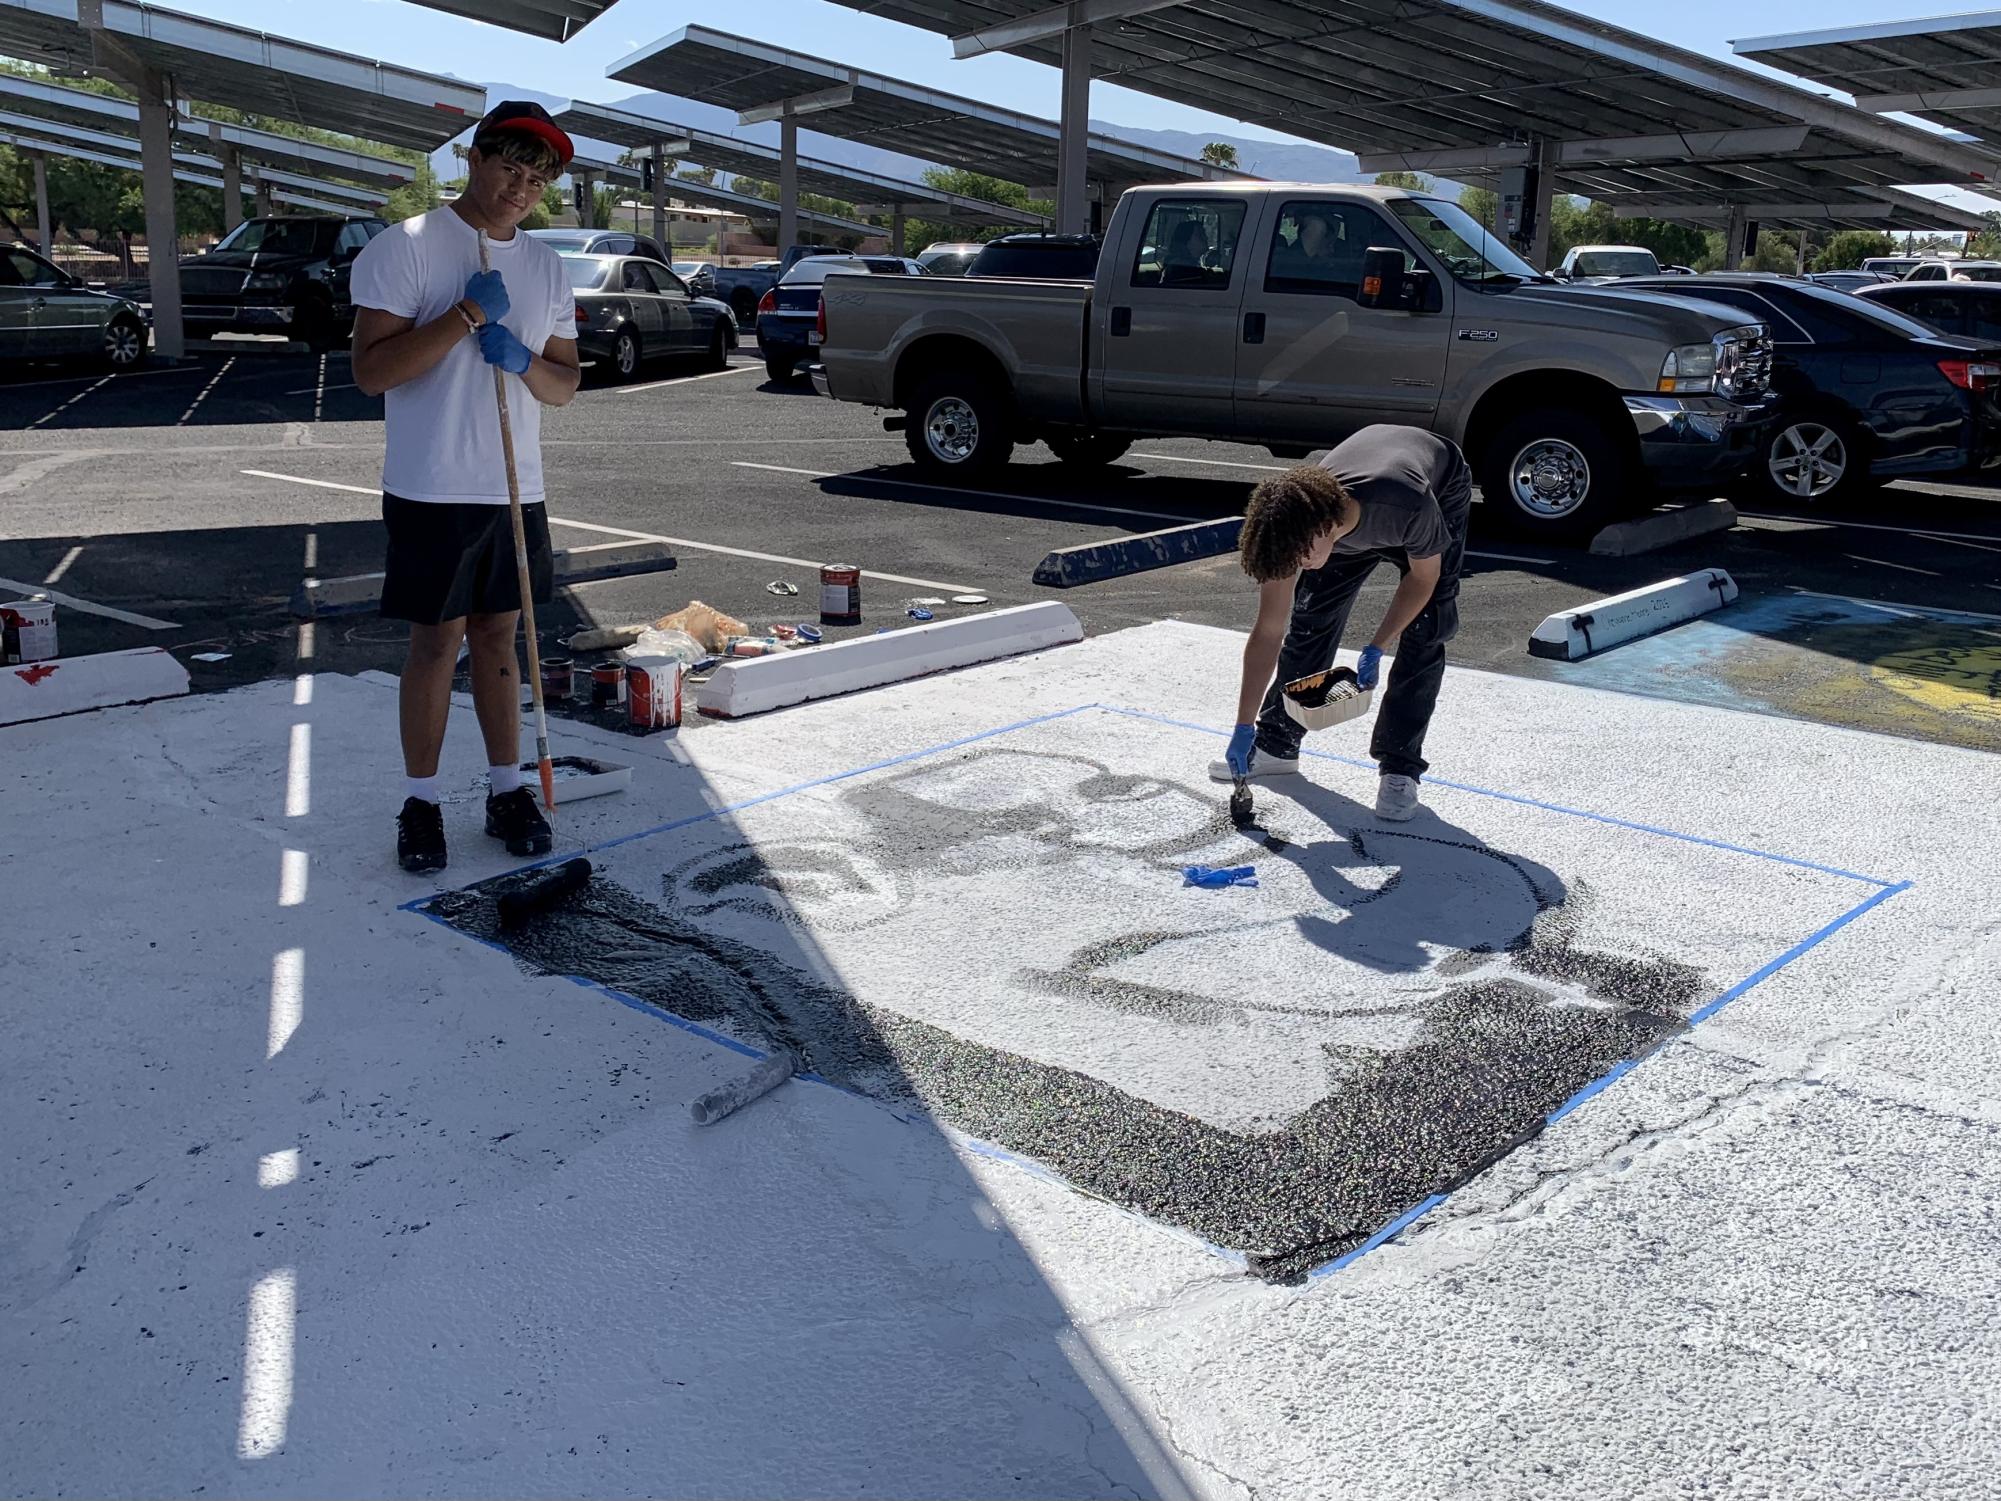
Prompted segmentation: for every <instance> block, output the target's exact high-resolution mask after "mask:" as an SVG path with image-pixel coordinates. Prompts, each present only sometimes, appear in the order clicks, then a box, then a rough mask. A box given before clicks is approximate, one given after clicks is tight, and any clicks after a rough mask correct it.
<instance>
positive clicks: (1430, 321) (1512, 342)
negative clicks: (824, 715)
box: [814, 182, 1775, 536]
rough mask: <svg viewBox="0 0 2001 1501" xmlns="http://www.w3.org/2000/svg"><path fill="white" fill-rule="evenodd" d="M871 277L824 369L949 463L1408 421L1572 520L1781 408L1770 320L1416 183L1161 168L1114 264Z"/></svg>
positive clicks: (1572, 529) (1516, 514)
mask: <svg viewBox="0 0 2001 1501" xmlns="http://www.w3.org/2000/svg"><path fill="white" fill-rule="evenodd" d="M989 248H991V247H989ZM844 290H846V291H847V295H845V296H843V297H841V298H840V299H838V300H836V299H832V298H830V299H829V300H828V303H827V310H826V339H825V344H824V347H823V349H822V355H823V359H824V367H823V369H822V370H821V371H820V372H818V373H816V374H815V376H814V385H815V386H816V388H819V389H822V390H824V391H825V392H826V393H827V394H829V395H831V396H833V397H835V398H836V399H838V400H842V401H853V402H860V403H862V404H864V405H868V406H875V407H887V408H891V409H894V410H897V411H900V412H902V413H904V414H906V415H905V416H904V417H903V418H901V419H897V418H892V419H891V421H892V423H893V424H895V425H896V426H898V427H901V428H902V430H903V432H904V434H905V438H906V441H907V442H908V444H909V446H910V452H911V456H912V457H913V458H914V459H915V460H916V462H917V463H918V464H920V465H922V466H923V467H925V468H927V469H929V470H931V471H933V472H934V473H938V474H943V475H953V476H957V475H975V474H984V473H987V472H991V471H992V470H993V469H994V468H996V467H998V466H999V465H1001V464H1004V463H1006V462H1007V461H1008V458H1009V456H1010V455H1011V454H1012V453H1013V450H1014V446H1015V444H1016V443H1020V442H1032V441H1035V440H1037V439H1040V440H1043V441H1045V442H1047V443H1048V444H1049V445H1050V446H1051V447H1052V448H1053V449H1054V450H1055V451H1056V454H1057V456H1058V457H1059V458H1062V459H1064V460H1066V461H1068V462H1072V463H1079V464H1105V463H1109V462H1111V461H1112V460H1114V459H1116V458H1117V457H1118V456H1119V455H1120V454H1122V453H1123V452H1124V451H1125V450H1126V448H1127V447H1128V446H1129V445H1130V444H1131V442H1132V441H1133V439H1134V438H1135V437H1137V436H1140V435H1149V436H1153V435H1158V436H1171V437H1194V438H1218V439H1223V440H1225V441H1234V442H1239V443H1260V444H1263V445H1265V446H1266V447H1268V448H1269V449H1270V450H1271V451H1272V452H1273V453H1275V454H1278V455H1281V456H1283V457H1287V458H1298V457H1304V456H1305V455H1306V454H1307V453H1309V452H1311V451H1312V450H1314V449H1316V448H1325V447H1327V446H1329V445H1331V444H1333V443H1337V442H1339V441H1340V440H1341V439H1342V438H1344V437H1346V436H1348V435H1349V434H1350V433H1352V432H1354V431H1356V430H1357V429H1359V428H1362V427H1366V426H1368V425H1370V424H1372V423H1378V422H1395V423H1404V424H1407V425H1409V426H1413V427H1423V428H1428V429H1430V430H1431V431H1433V432H1437V433H1440V434H1442V435H1443V436H1445V437H1448V438H1451V439H1453V440H1454V441H1455V442H1457V443H1459V444H1460V445H1461V446H1462V447H1464V448H1465V449H1466V451H1467V454H1468V456H1469V457H1470V458H1471V460H1472V462H1473V464H1474V466H1475V471H1476V473H1477V474H1478V476H1479V478H1480V480H1481V483H1482V485H1483V487H1484V490H1485V495H1486V499H1487V504H1486V505H1485V506H1484V507H1483V508H1482V509H1483V511H1484V512H1485V514H1486V516H1487V517H1488V518H1489V519H1494V520H1499V521H1500V522H1501V523H1503V524H1510V523H1511V524H1513V525H1514V526H1515V527H1517V528H1518V529H1520V530H1524V531H1528V532H1531V533H1543V534H1550V535H1559V536H1566V535H1575V534H1578V533H1583V532H1588V531H1591V530H1595V529H1596V528H1597V527H1598V526H1599V525H1601V524H1603V522H1604V521H1605V520H1606V519H1608V518H1609V517H1611V516H1613V515H1614V514H1615V513H1616V512H1617V511H1618V510H1620V509H1621V508H1622V507H1626V506H1629V505H1631V504H1632V503H1634V501H1635V500H1636V499H1638V498H1639V497H1642V496H1644V495H1646V494H1647V493H1648V492H1649V491H1650V489H1652V488H1660V489H1670V490H1677V489H1696V488H1701V487H1712V486H1717V485H1720V484H1722V483H1723V482H1726V481H1728V480H1730V479H1732V478H1734V477H1735V476H1736V475H1737V474H1738V473H1740V472H1741V471H1742V470H1743V468H1744V466H1745V465H1746V464H1747V463H1748V462H1749V461H1750V458H1751V456H1752V454H1753V453H1754V452H1755V451H1756V450H1757V447H1758V443H1759V439H1760V436H1761V434H1762V432H1763V430H1764V427H1765V425H1766V423H1767V422H1768V421H1769V420H1770V417H1771V415H1772V414H1773V413H1774V411H1775V406H1774V404H1773V403H1772V402H1771V401H1770V399H1769V397H1768V395H1767V391H1766V382H1767V379H1768V376H1769V368H1770V362H1771V345H1770V342H1769V340H1768V339H1767V337H1766V335H1765V331H1764V329H1763V328H1762V327H1761V326H1760V325H1759V324H1758V323H1757V321H1756V320H1755V319H1752V318H1749V317H1747V316H1745V315H1744V314H1743V313H1741V312H1738V311H1736V310H1735V309H1732V308H1727V307H1721V306H1717V305H1714V304H1709V303H1703V302H1697V301H1694V300H1692V299H1689V298H1687V297H1666V296H1661V295H1659V294H1657V293H1654V292H1649V291H1628V290H1626V288H1625V286H1624V284H1620V285H1619V286H1615V287H1588V286H1587V287H1577V286H1565V285H1560V284H1558V283H1557V282H1555V281H1553V280H1551V279H1549V278H1547V277H1545V276H1543V275H1542V274H1541V273H1540V272H1538V271H1536V270H1535V269H1534V268H1533V267H1531V266H1530V265H1529V264H1528V263H1527V262H1526V261H1524V260H1522V259H1521V257H1519V256H1518V255H1516V254H1515V253H1514V252H1513V251H1512V250H1510V249H1508V247H1507V246H1506V245H1505V244H1503V243H1502V242H1501V241H1500V240H1498V239H1497V238H1495V237H1494V236H1492V235H1490V234H1489V233H1488V232H1487V231H1486V230H1485V229H1483V228H1482V227H1481V226H1480V225H1479V223H1478V222H1476V221H1475V220H1474V219H1473V218H1472V216H1471V215H1469V214H1467V213H1466V212H1465V211H1464V210H1463V209H1461V208H1460V207H1459V206H1458V205H1457V204H1455V203H1452V202H1450V201H1448V200H1445V199H1441V198H1434V197H1430V196H1427V195H1424V194H1419V193H1410V192H1406V191H1405V190H1402V189H1396V188H1373V187H1347V186H1332V185H1325V184H1310V183H1300V184H1275V183H1265V182H1243V183H1185V184H1178V185H1174V186H1168V187H1143V188H1134V189H1132V190H1130V191H1128V192H1127V193H1126V194H1125V195H1124V196H1123V197H1122V198H1121V199H1120V200H1119V203H1118V206H1117V208H1116V209H1115V210H1114V211H1113V214H1112V219H1111V223H1110V227H1109V230H1108V232H1107V234H1106V236H1105V249H1104V254H1103V256H1102V257H1101V258H1100V260H1099V262H1098V268H1097V276H1096V279H1095V280H1094V281H1093V282H1091V283H1089V284H1084V285H1078V284H1074V283H1068V282H1046V281H1041V282H1038V281H1014V280H1001V279H988V280H982V279H980V278H978V277H968V278H967V279H966V280H965V281H964V282H962V283H958V284H956V285H953V286H950V287H945V286H940V285H938V284H937V283H935V282H932V281H929V280H915V281H912V280H905V279H903V278H898V277H883V278H880V279H876V278H871V279H870V280H869V281H868V282H867V283H866V284H863V285H859V286H856V287H854V288H852V289H844ZM1648 480H1652V481H1653V482H1654V485H1653V486H1649V485H1648V484H1647V483H1646V482H1647V481H1648ZM1711 493H1712V494H1713V493H1714V489H1713V488H1712V489H1711Z"/></svg>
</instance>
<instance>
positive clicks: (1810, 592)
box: [1792, 584, 2001, 621]
mask: <svg viewBox="0 0 2001 1501" xmlns="http://www.w3.org/2000/svg"><path fill="white" fill-rule="evenodd" d="M1988 587H1989V588H1990V589H1991V588H1994V587H1995V586H1994V585H1992V584H1990V585H1988ZM1792 592H1793V593H1795V594H1797V595H1799V596H1801V597H1802V598H1804V599H1838V600H1842V601H1843V602H1845V603H1847V604H1851V605H1867V606H1868V607H1869V608H1870V609H1872V610H1881V611H1882V612H1883V613H1884V614H1886V615H1897V616H1901V617H1903V618H1904V619H1907V620H1934V619H1936V618H1938V617H1939V616H1941V615H1961V616H1964V617H1965V618H1966V619H1968V620H1994V621H2001V615H1987V614H1983V613H1982V612H1980V611H1979V610H1955V609H1952V608H1950V607H1949V606H1946V605H1899V604H1892V603H1891V602H1890V601H1889V600H1887V599H1862V598H1860V597H1859V596H1857V595H1853V594H1827V593H1823V592H1822V591H1821V590H1819V589H1800V588H1795V589H1794V590H1793V591H1792Z"/></svg>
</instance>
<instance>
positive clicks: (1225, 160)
mask: <svg viewBox="0 0 2001 1501" xmlns="http://www.w3.org/2000/svg"><path fill="white" fill-rule="evenodd" d="M1202 160H1203V161H1205V162H1207V163H1208V164H1209V165H1210V166H1212V167H1227V168H1230V169H1232V170H1235V168H1236V165H1237V148H1236V147H1235V146H1232V145H1231V144H1230V143H1229V142H1228V141H1211V142H1210V143H1209V144H1208V145H1206V146H1204V147H1203V148H1202Z"/></svg>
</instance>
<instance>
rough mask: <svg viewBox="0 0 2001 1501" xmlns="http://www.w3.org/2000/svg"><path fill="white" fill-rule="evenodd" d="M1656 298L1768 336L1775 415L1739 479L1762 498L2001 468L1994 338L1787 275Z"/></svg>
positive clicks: (1852, 490) (1738, 277)
mask: <svg viewBox="0 0 2001 1501" xmlns="http://www.w3.org/2000/svg"><path fill="white" fill-rule="evenodd" d="M1639 285H1642V286H1644V285H1646V284H1645V283H1640V284H1639ZM1899 285H1903V286H1909V285H1910V283H1900V284H1899ZM1933 285H1934V286H1937V284H1936V283H1934V284H1933ZM1954 285H1955V286H1956V287H1962V288H1963V287H1964V286H1965V285H1966V284H1965V283H1955V284H1954ZM1658 289H1659V290H1661V291H1672V292H1674V293H1676V294H1678V295H1686V296H1692V297H1700V298H1701V299H1702V300H1703V301H1704V302H1708V303H1719V302H1720V303H1724V304H1727V305H1728V306H1731V307H1734V308H1738V309H1741V310H1742V312H1743V313H1744V314H1745V315H1746V316H1748V317H1753V318H1756V319H1758V320H1759V321H1760V322H1762V323H1764V324H1765V325H1766V326H1767V327H1769V328H1770V329H1771V331H1772V344H1773V350H1774V355H1775V358H1774V364H1773V371H1772V386H1773V389H1774V390H1775V391H1776V393H1777V394H1778V397H1779V401H1780V403H1781V410H1780V417H1779V420H1778V422H1777V423H1776V424H1775V425H1774V426H1773V427H1772V428H1771V430H1770V432H1769V434H1768V435H1767V437H1766V439H1765V442H1764V446H1763V448H1762V449H1761V450H1760V452H1759V455H1758V459H1757V461H1756V462H1754V463H1753V464H1752V465H1751V467H1750V469H1749V470H1748V471H1747V472H1746V474H1745V479H1746V480H1747V481H1748V482H1749V483H1750V484H1751V485H1752V486H1754V487H1755V488H1756V489H1757V490H1758V491H1759V492H1760V494H1761V496H1762V498H1764V499H1766V500H1768V501H1781V502H1786V503H1790V504H1794V505H1797V504H1799V503H1800V502H1802V501H1821V500H1829V499H1840V498H1847V497H1851V496H1853V495H1855V494H1857V493H1859V492H1860V491H1861V490H1863V489H1864V488H1865V487H1866V486H1868V485H1869V484H1871V483H1872V482H1881V481H1884V480H1889V479H1893V478H1899V477H1904V476H1910V475H1922V474H1932V475H1939V474H1955V473H1959V472H1961V471H1964V470H1990V469H1993V468H1995V467H1996V466H2001V402H1997V400H1996V397H1997V391H2001V340H1994V339H1990V340H1986V341H1983V342H1975V341H1971V340H1964V339H1953V338H1948V337H1946V336H1945V335H1942V334H1939V333H1938V332H1936V331H1935V330H1934V329H1931V328H1928V327H1927V326H1925V325H1924V324H1922V323H1919V322H1917V321H1915V320H1913V319H1911V318H1909V317H1906V316H1904V315H1903V314H1901V313H1898V312H1896V311H1894V310H1893V309H1891V308H1889V307H1887V306H1885V305H1883V304H1881V303H1878V302H1876V301H1874V300H1871V299H1864V298H1861V297H1852V296H1850V295H1848V294H1847V293H1844V292H1835V291H1831V290H1829V289H1828V288H1826V287H1817V286H1815V285H1813V284H1812V283H1811V282H1802V281H1798V280H1796V279H1793V278H1790V277H1780V276H1762V275H1758V274H1757V273H1754V272H1736V273H1718V274H1714V275H1709V276H1697V277H1692V278H1687V279H1682V278H1677V279H1676V280H1675V281H1674V282H1673V283H1667V282H1661V283H1659V284H1658ZM1920 290H1922V288H1920ZM1944 290H1945V289H1944V288H1943V287H1939V288H1938V291H1939V292H1940V293H1942V292H1943V291H1944ZM1996 290H1997V291H2001V288H1996Z"/></svg>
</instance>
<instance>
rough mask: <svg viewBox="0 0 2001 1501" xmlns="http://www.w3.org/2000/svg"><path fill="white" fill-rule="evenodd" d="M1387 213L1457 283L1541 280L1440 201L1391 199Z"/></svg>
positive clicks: (1477, 223) (1472, 221) (1463, 214)
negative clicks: (1419, 242) (1398, 221)
mask: <svg viewBox="0 0 2001 1501" xmlns="http://www.w3.org/2000/svg"><path fill="white" fill-rule="evenodd" d="M1389 210H1390V212H1391V213H1393V214H1395V215H1396V216H1397V218H1398V219H1400V220H1402V221H1403V227H1404V228H1405V229H1407V230H1409V231H1410V232H1411V233H1412V234H1414V235H1416V236H1417V237H1418V239H1419V240H1420V241H1422V242H1423V244H1424V247H1425V249H1427V250H1429V251H1430V252H1431V253H1432V254H1433V255H1435V256H1437V257H1438V258H1439V259H1440V260H1441V261H1443V262H1445V265H1446V268H1447V269H1448V270H1450V271H1451V273H1452V274H1453V275H1454V276H1455V277H1457V278H1458V279H1459V280H1460V281H1464V282H1472V283H1473V284H1475V285H1476V286H1477V285H1479V284H1481V283H1483V282H1501V281H1540V280H1541V279H1542V273H1541V272H1540V271H1538V270H1536V268H1535V267H1533V266H1531V265H1530V264H1529V263H1528V262H1527V261H1525V260H1523V259H1522V258H1521V257H1520V256H1518V255H1516V254H1515V253H1514V251H1512V250H1510V249H1509V248H1508V247H1507V246H1506V245H1505V244H1504V243H1502V242H1501V241H1500V240H1498V239H1496V238H1495V237H1494V236H1493V235H1491V234H1489V233H1488V232H1487V231H1486V230H1484V229H1482V228H1481V227H1480V221H1479V220H1477V219H1475V218H1474V217H1473V216H1472V215H1471V214H1469V213H1467V212H1466V210H1464V209H1463V208H1461V207H1460V206H1459V205H1458V204H1456V203H1447V202H1446V201H1445V200H1444V199H1442V198H1393V199H1391V200H1390V204H1389Z"/></svg>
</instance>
